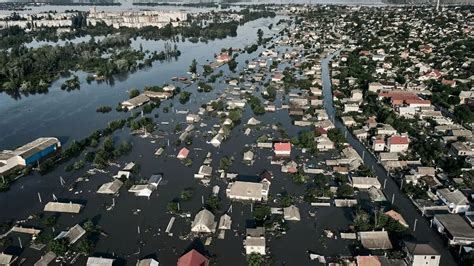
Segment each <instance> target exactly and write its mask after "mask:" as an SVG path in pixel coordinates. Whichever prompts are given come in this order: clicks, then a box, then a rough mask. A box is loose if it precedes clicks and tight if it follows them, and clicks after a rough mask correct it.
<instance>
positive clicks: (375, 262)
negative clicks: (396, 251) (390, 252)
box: [357, 256, 382, 266]
mask: <svg viewBox="0 0 474 266" xmlns="http://www.w3.org/2000/svg"><path fill="white" fill-rule="evenodd" d="M357 265H359V266H380V265H382V263H380V259H379V258H378V257H376V256H357Z"/></svg>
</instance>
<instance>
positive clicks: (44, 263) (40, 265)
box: [34, 251, 56, 266]
mask: <svg viewBox="0 0 474 266" xmlns="http://www.w3.org/2000/svg"><path fill="white" fill-rule="evenodd" d="M54 259H56V254H55V253H54V252H52V251H49V252H48V253H46V254H44V255H43V256H41V258H40V259H39V260H38V261H37V262H36V263H35V264H34V266H48V265H49V264H50V263H51V262H52V261H53V260H54Z"/></svg>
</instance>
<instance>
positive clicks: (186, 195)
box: [179, 188, 194, 201]
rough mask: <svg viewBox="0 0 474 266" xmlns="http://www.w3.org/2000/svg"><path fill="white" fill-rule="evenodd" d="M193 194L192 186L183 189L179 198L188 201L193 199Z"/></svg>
mask: <svg viewBox="0 0 474 266" xmlns="http://www.w3.org/2000/svg"><path fill="white" fill-rule="evenodd" d="M193 194H194V192H193V189H192V188H186V189H185V190H183V191H181V194H180V196H179V198H180V199H182V200H184V201H188V200H191V198H192V197H193Z"/></svg>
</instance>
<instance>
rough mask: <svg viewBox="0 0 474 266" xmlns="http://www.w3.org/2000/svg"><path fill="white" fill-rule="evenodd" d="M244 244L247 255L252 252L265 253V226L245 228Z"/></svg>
mask: <svg viewBox="0 0 474 266" xmlns="http://www.w3.org/2000/svg"><path fill="white" fill-rule="evenodd" d="M244 246H245V253H246V254H247V255H250V254H252V253H257V254H260V255H265V253H266V252H265V228H264V227H257V228H247V233H246V237H245V240H244Z"/></svg>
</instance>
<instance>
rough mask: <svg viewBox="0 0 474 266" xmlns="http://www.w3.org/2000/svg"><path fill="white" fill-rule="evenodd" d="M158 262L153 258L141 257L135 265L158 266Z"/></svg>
mask: <svg viewBox="0 0 474 266" xmlns="http://www.w3.org/2000/svg"><path fill="white" fill-rule="evenodd" d="M158 265H160V263H158V261H156V260H154V259H143V260H140V261H138V263H137V266H158Z"/></svg>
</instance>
